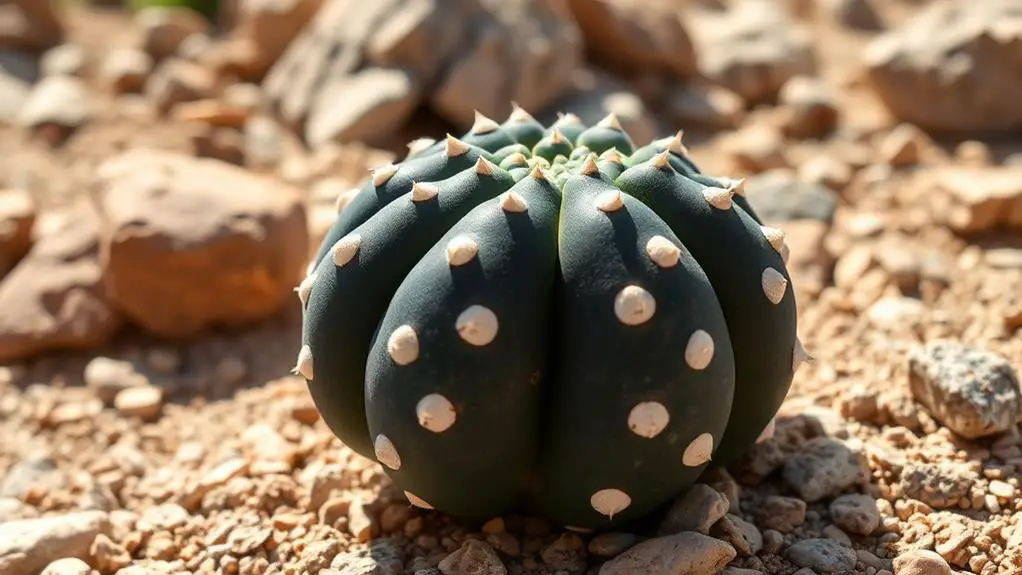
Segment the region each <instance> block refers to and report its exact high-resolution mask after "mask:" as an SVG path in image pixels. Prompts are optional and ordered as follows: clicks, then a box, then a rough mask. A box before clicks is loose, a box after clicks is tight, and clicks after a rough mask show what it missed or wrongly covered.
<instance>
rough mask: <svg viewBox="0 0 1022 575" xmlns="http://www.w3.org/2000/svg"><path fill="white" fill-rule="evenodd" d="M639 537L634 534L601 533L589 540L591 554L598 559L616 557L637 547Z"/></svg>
mask: <svg viewBox="0 0 1022 575" xmlns="http://www.w3.org/2000/svg"><path fill="white" fill-rule="evenodd" d="M638 540H639V538H638V536H636V535H634V534H632V533H613V532H610V533H600V534H598V535H596V536H595V537H593V538H592V539H590V540H589V546H588V548H589V552H590V553H592V554H593V555H596V556H597V557H614V556H616V555H620V554H621V553H623V552H624V551H625V550H626V549H628V548H629V547H631V546H632V545H635V543H636V542H637V541H638Z"/></svg>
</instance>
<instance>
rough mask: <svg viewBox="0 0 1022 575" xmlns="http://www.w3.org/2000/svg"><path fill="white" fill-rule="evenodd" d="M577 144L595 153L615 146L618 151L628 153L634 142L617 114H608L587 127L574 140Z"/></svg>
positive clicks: (630, 151) (633, 148) (633, 146)
mask: <svg viewBox="0 0 1022 575" xmlns="http://www.w3.org/2000/svg"><path fill="white" fill-rule="evenodd" d="M575 145H577V146H585V147H587V148H589V149H590V150H592V151H594V152H596V153H597V154H602V153H603V152H606V151H607V150H609V149H611V148H617V150H618V152H620V153H622V154H625V155H629V154H631V153H632V152H633V151H634V150H635V143H634V142H632V138H631V136H629V135H628V132H626V131H625V130H624V129H623V128H622V127H621V123H620V122H619V121H618V119H617V116H616V115H614V114H608V115H607V116H606V117H604V118H603V119H602V120H600V122H599V123H598V124H596V125H595V126H593V127H591V128H587V129H586V130H585V131H583V132H582V133H581V134H579V136H578V139H577V140H576V141H575Z"/></svg>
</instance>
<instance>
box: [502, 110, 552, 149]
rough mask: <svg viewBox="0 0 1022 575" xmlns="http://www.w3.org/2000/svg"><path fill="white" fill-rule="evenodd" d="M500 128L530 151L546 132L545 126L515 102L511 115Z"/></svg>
mask: <svg viewBox="0 0 1022 575" xmlns="http://www.w3.org/2000/svg"><path fill="white" fill-rule="evenodd" d="M500 127H501V128H502V129H503V130H504V131H505V132H507V134H508V135H509V136H511V138H512V139H514V141H516V142H518V143H519V144H522V145H523V146H526V147H528V148H530V149H531V148H532V147H534V146H535V145H536V144H537V143H539V141H540V140H542V139H543V136H544V132H545V129H544V127H543V124H540V123H539V121H537V120H536V118H534V117H532V114H530V113H529V112H527V111H526V110H525V109H524V108H522V107H521V106H519V105H518V104H517V103H514V102H512V104H511V114H510V115H509V116H508V117H507V120H505V121H504V123H503V124H501V126H500Z"/></svg>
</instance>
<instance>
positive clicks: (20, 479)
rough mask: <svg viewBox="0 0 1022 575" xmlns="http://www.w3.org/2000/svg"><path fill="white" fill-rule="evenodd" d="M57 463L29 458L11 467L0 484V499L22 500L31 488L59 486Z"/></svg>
mask: <svg viewBox="0 0 1022 575" xmlns="http://www.w3.org/2000/svg"><path fill="white" fill-rule="evenodd" d="M60 477H61V475H60V473H59V471H58V470H57V463H56V462H55V461H53V459H51V458H49V457H46V456H40V455H36V456H31V457H27V458H25V459H22V460H21V461H19V462H17V463H15V464H14V465H12V466H11V467H10V468H9V469H7V471H6V472H5V474H4V475H3V482H2V483H0V497H12V498H22V497H24V496H25V494H27V493H28V492H29V490H31V489H33V488H45V487H47V486H56V485H59V483H60V481H59V479H60Z"/></svg>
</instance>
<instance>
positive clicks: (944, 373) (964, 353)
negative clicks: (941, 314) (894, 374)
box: [908, 340, 1019, 439]
mask: <svg viewBox="0 0 1022 575" xmlns="http://www.w3.org/2000/svg"><path fill="white" fill-rule="evenodd" d="M908 363H909V387H910V388H911V389H912V395H913V396H915V398H916V400H917V401H919V402H920V403H921V404H923V406H925V407H926V409H927V410H929V411H930V413H932V414H933V416H934V417H935V418H936V419H937V420H938V421H940V422H941V423H942V424H944V425H945V426H946V427H947V428H948V429H950V430H951V431H953V432H955V433H957V434H958V435H960V436H962V437H964V438H967V439H975V438H978V437H985V436H990V435H997V434H999V433H1003V432H1005V431H1007V430H1008V429H1010V428H1011V427H1012V426H1013V425H1015V424H1016V423H1017V422H1018V420H1019V382H1018V376H1017V375H1016V373H1015V370H1014V369H1013V368H1012V366H1011V364H1010V363H1008V360H1007V359H1005V358H1004V357H1002V356H1000V355H998V354H996V353H993V352H991V351H989V350H986V349H982V348H973V347H967V346H965V345H963V344H961V343H958V342H955V341H950V340H935V341H931V342H929V343H927V344H926V345H925V346H923V347H920V348H917V349H915V350H913V351H912V352H911V353H910V354H909V360H908Z"/></svg>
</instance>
